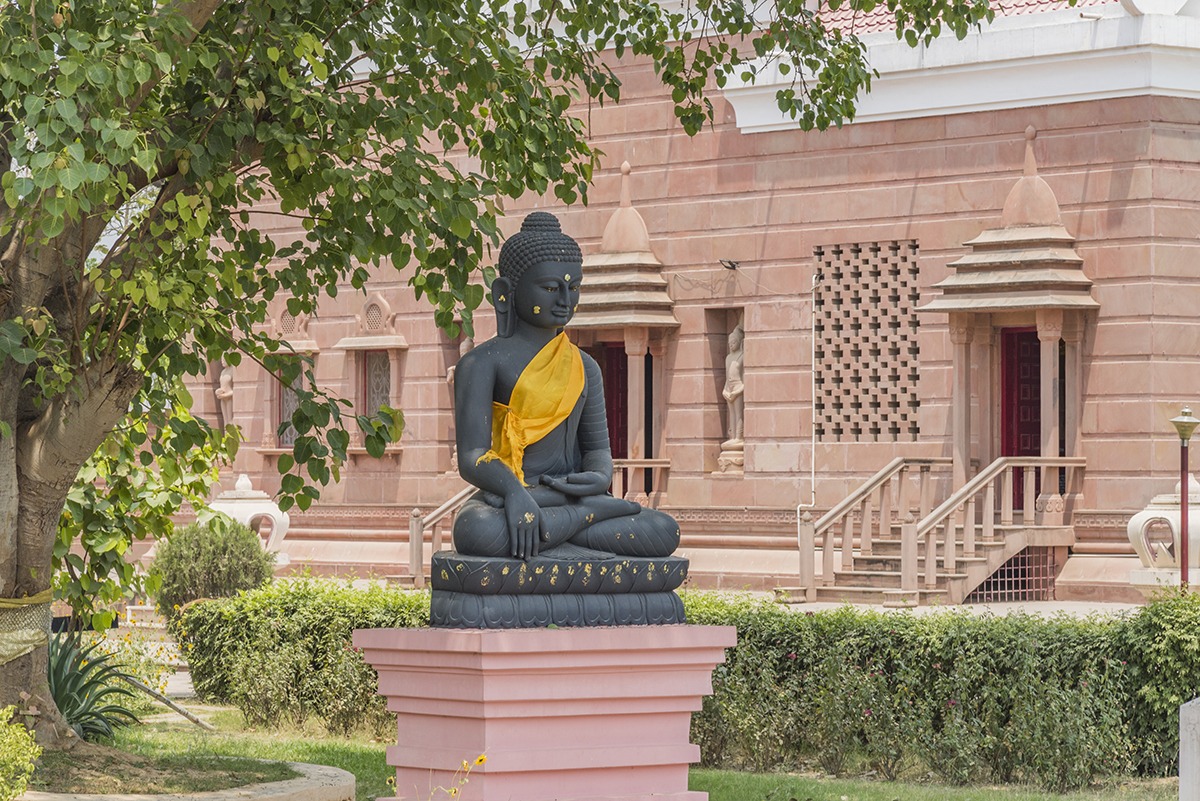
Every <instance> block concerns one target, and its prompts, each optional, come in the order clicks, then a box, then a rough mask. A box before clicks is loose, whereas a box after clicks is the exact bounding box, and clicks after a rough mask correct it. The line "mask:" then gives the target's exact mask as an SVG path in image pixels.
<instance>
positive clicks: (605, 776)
mask: <svg viewBox="0 0 1200 801" xmlns="http://www.w3.org/2000/svg"><path fill="white" fill-rule="evenodd" d="M736 641H737V631H736V629H734V628H733V627H732V626H626V627H621V628H563V629H508V630H503V629H486V630H478V629H368V630H360V631H356V632H354V644H355V645H356V646H358V647H360V648H363V649H364V652H365V653H364V655H365V657H366V660H367V662H368V663H370V664H371V665H372V666H373V667H374V668H375V669H376V670H377V671H378V672H379V689H380V693H381V694H382V695H385V696H387V699H388V709H390V710H392V711H393V712H395V713H396V715H397V717H398V719H399V727H398V740H397V744H396V745H394V746H392V747H391V748H389V749H388V757H387V758H388V764H389V765H394V766H395V767H396V792H397V798H403V799H406V801H410V800H411V799H421V801H423V800H424V799H426V798H429V797H430V795H431V794H432V793H431V791H432V789H433V788H435V787H438V786H442V787H447V788H449V787H452V786H454V784H455V778H454V774H455V771H457V770H458V769H459V768H460V766H461V765H462V762H463V760H467V761H468V762H470V761H473V760H474V759H475V758H476V757H477V756H479V755H480V754H486V755H487V762H486V764H484V765H481V766H479V767H477V768H474V769H473V770H472V772H471V775H470V782H469V783H467V784H466V785H464V786H463V787H462V788H461V794H460V796H459V798H461V799H462V800H463V801H651V799H653V800H654V801H707V798H708V794H707V793H699V792H689V791H688V789H687V780H688V765H689V764H690V763H692V762H696V761H698V760H699V758H700V749H699V747H697V746H695V745H692V744H691V743H689V742H688V736H689V730H690V726H691V718H692V712H695V711H697V710H699V709H700V703H701V700H702V699H703V698H704V696H705V695H708V694H710V693H711V692H712V670H713V668H714V667H716V666H717V665H718V664H720V663H721V662H723V661H725V651H724V649H725V648H727V647H729V646H732V645H734V644H735V643H736ZM437 797H442V796H441V795H440V794H439V795H438V796H437Z"/></svg>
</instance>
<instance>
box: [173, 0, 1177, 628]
mask: <svg viewBox="0 0 1200 801" xmlns="http://www.w3.org/2000/svg"><path fill="white" fill-rule="evenodd" d="M838 24H841V25H844V26H846V27H850V26H854V27H853V29H854V30H855V32H856V33H859V34H860V35H861V36H863V39H864V41H865V42H866V43H867V44H868V46H869V58H870V61H871V63H872V65H873V66H874V67H875V68H876V69H878V70H879V72H880V76H879V78H877V79H876V80H875V83H874V88H873V91H872V92H871V94H870V95H868V96H866V97H864V98H862V102H861V105H860V108H859V112H858V116H857V119H856V120H855V121H854V122H853V123H851V124H847V125H845V126H844V127H842V128H840V129H836V130H829V131H826V132H810V133H805V132H801V131H799V130H797V129H796V128H795V126H794V125H791V124H789V123H788V122H787V120H785V119H783V118H782V117H781V115H780V114H779V112H778V111H777V109H776V108H775V104H774V98H773V94H774V91H775V89H776V88H778V86H779V85H780V84H781V82H782V81H784V80H787V79H785V78H782V77H780V78H775V79H772V78H771V77H769V76H767V77H765V78H762V79H760V81H759V84H758V85H756V86H745V87H734V88H730V89H727V90H726V91H724V92H723V93H717V94H715V95H714V96H713V100H714V103H715V106H716V116H715V120H714V124H713V125H712V126H711V128H708V129H706V130H705V131H703V132H702V133H701V134H699V135H698V136H696V137H694V138H688V137H687V136H685V135H684V134H683V133H682V132H681V131H680V130H679V129H678V127H677V125H676V123H675V120H674V116H673V113H672V104H671V102H670V98H669V97H668V96H666V95H665V94H664V93H663V92H662V90H661V88H660V86H659V85H658V83H657V81H656V80H655V79H654V76H653V75H652V74H651V73H650V71H649V70H648V69H645V68H644V67H643V66H642V65H639V64H634V63H628V64H624V63H623V64H622V65H621V66H620V68H619V72H620V75H621V78H622V80H623V81H624V87H625V88H624V90H623V98H624V99H623V101H622V103H621V104H620V105H619V106H614V107H604V108H593V109H591V110H590V111H589V119H590V125H591V136H592V140H593V143H594V144H595V145H596V146H597V147H598V148H599V149H601V150H602V151H603V152H604V153H605V157H604V163H605V165H606V167H607V168H606V169H605V170H604V171H603V172H601V173H600V174H599V176H598V178H597V181H596V185H595V187H594V189H593V191H592V193H591V203H590V205H589V206H588V207H586V208H585V207H572V208H561V207H558V206H557V204H555V203H553V202H551V201H549V200H546V199H543V198H537V197H530V198H528V199H527V200H526V201H525V202H523V203H522V204H520V206H519V207H512V208H509V209H507V212H508V217H507V220H506V222H507V228H508V229H515V226H516V225H518V224H519V220H520V218H521V217H522V216H523V215H524V214H525V213H526V212H527V211H529V210H532V209H534V208H545V209H548V210H551V211H554V212H555V213H556V214H558V215H559V217H560V219H561V220H562V223H563V228H564V230H565V231H566V232H567V233H569V234H571V235H572V236H574V237H575V238H576V239H578V240H579V242H580V244H581V245H582V247H583V249H584V253H585V254H586V255H585V260H586V265H587V266H586V283H585V287H584V302H583V305H582V307H581V310H580V313H579V315H578V317H577V318H576V319H575V320H574V321H573V322H572V323H571V325H570V326H569V329H568V330H569V331H570V332H571V333H572V336H573V337H574V338H575V341H576V342H577V343H578V344H579V345H580V346H581V347H584V348H585V349H587V350H589V352H591V353H592V354H593V355H595V356H596V357H597V359H598V361H599V362H600V364H601V365H602V366H603V370H604V373H605V381H606V395H607V399H608V406H609V422H610V431H611V435H612V438H613V445H614V455H615V456H616V457H617V458H618V465H619V466H620V468H621V469H620V470H619V471H618V473H619V475H618V479H617V482H616V485H615V487H614V490H615V491H616V492H624V493H627V494H629V495H631V496H632V497H637V498H640V499H642V500H643V501H644V502H645V503H648V504H653V505H656V506H659V507H660V508H663V509H665V510H667V511H669V512H670V513H671V514H673V515H675V516H676V517H677V518H678V519H679V520H680V522H681V524H682V528H683V544H682V547H681V549H680V552H681V554H682V555H685V556H689V557H690V558H691V559H692V577H691V582H692V583H693V584H694V585H696V586H709V587H712V586H719V587H727V588H743V587H745V588H751V589H765V588H773V587H793V588H796V587H799V588H802V589H800V590H791V591H790V592H791V593H792V594H793V595H795V596H798V597H801V598H809V599H811V598H847V599H851V600H871V601H880V600H882V601H886V602H892V603H898V604H904V603H913V602H921V603H928V602H943V603H952V602H961V601H964V600H972V601H974V600H989V599H1018V598H1039V597H1050V596H1051V595H1054V596H1057V597H1059V598H1078V599H1111V600H1130V599H1135V598H1137V597H1138V596H1137V593H1136V592H1135V591H1134V590H1133V589H1132V588H1131V586H1130V585H1129V583H1128V571H1129V569H1130V568H1131V567H1135V566H1137V564H1138V562H1137V559H1136V558H1135V557H1134V556H1133V549H1132V548H1131V547H1130V545H1129V542H1128V539H1127V537H1126V534H1125V527H1126V523H1127V522H1128V520H1129V518H1130V517H1131V515H1133V514H1134V513H1135V512H1137V511H1138V510H1140V509H1141V508H1142V507H1143V506H1145V505H1146V503H1147V502H1148V501H1149V500H1150V499H1151V497H1152V496H1155V495H1157V494H1160V493H1163V492H1169V491H1170V489H1171V487H1172V486H1173V485H1174V482H1175V481H1176V480H1177V476H1178V440H1177V438H1176V437H1175V436H1174V434H1173V431H1172V429H1171V427H1170V425H1169V424H1168V422H1167V421H1168V419H1169V418H1171V417H1172V416H1174V415H1176V414H1178V412H1179V409H1180V407H1181V406H1182V405H1183V404H1184V403H1186V402H1189V401H1191V402H1196V401H1198V400H1200V321H1198V319H1197V313H1198V311H1200V240H1198V238H1197V237H1198V236H1200V84H1197V82H1196V79H1195V76H1196V75H1198V74H1200V2H1198V0H1190V2H1187V3H1186V4H1183V2H1182V0H1122V2H1121V3H1117V2H1105V1H1104V0H1081V2H1080V3H1079V4H1078V5H1077V6H1075V7H1074V8H1069V7H1067V6H1066V4H1065V3H1047V2H1042V1H1041V0H1029V1H1028V2H1021V3H1016V4H1011V5H1009V4H1006V5H1005V7H1004V9H1003V10H1002V11H1001V12H1000V16H998V17H997V20H996V22H995V23H994V24H992V25H990V26H987V27H986V28H984V29H983V30H982V31H979V32H973V33H971V34H970V35H968V36H967V37H966V38H965V39H964V40H962V41H955V40H953V38H948V39H947V40H944V41H943V40H939V41H937V42H935V43H934V44H933V45H931V46H930V47H928V48H918V49H912V48H909V47H908V46H907V45H905V44H904V43H902V42H897V41H896V39H895V35H894V33H892V32H890V30H889V28H888V24H889V23H888V20H887V18H886V17H873V16H866V17H862V16H860V17H859V18H857V19H852V18H850V17H846V18H845V19H842V20H840V21H838ZM626 163H627V164H628V165H630V166H628V167H626V168H624V169H623V168H622V165H623V164H626ZM266 225H274V226H279V225H281V223H280V222H279V218H276V217H271V218H266V217H264V226H266ZM293 233H294V231H292V230H288V229H285V228H279V229H278V234H279V236H280V237H288V236H291V235H292V234H293ZM347 290H348V288H347ZM412 295H413V293H412V291H411V290H410V289H409V288H408V286H407V284H406V279H405V277H404V276H397V275H395V274H383V273H381V274H379V275H378V276H377V277H376V279H375V280H374V281H373V282H372V283H371V284H370V285H369V288H368V291H367V292H366V293H365V294H362V293H355V292H352V291H345V292H342V293H339V295H338V297H337V298H336V299H335V300H326V301H324V302H323V303H322V305H321V307H320V309H319V310H318V312H317V314H315V315H313V316H312V317H311V318H296V317H292V316H290V315H288V314H287V313H286V310H285V308H284V304H283V300H282V299H280V300H278V301H277V302H276V303H277V306H278V310H277V316H276V317H275V318H274V321H273V327H274V330H275V331H276V332H277V333H279V334H280V335H282V336H283V337H284V338H286V339H287V340H288V341H289V342H290V343H291V344H292V345H293V346H294V347H295V348H296V349H297V350H299V351H303V352H306V353H308V354H310V355H311V356H312V358H313V359H314V360H315V369H316V375H317V376H318V379H319V380H320V381H321V382H322V383H323V384H324V385H325V386H326V387H328V388H331V389H334V390H336V391H338V392H340V393H341V394H342V395H343V396H344V397H346V398H347V399H349V400H350V401H352V402H353V404H354V405H355V407H356V408H357V409H359V410H363V411H371V410H372V409H374V408H377V407H378V406H379V404H381V403H388V404H390V405H392V406H395V407H398V408H401V409H402V410H403V411H404V413H405V416H406V420H407V428H406V430H405V432H404V436H403V438H402V440H401V441H400V442H399V443H398V444H396V445H394V446H392V447H391V448H390V449H389V450H388V451H387V453H386V454H385V455H384V456H383V457H382V458H379V459H375V458H371V457H369V456H368V455H367V454H366V452H365V450H364V449H362V448H361V447H357V448H354V449H353V455H352V458H351V460H350V463H349V464H347V465H345V467H344V468H343V479H342V481H341V483H340V484H338V485H336V486H332V487H330V488H328V489H327V490H326V491H325V492H324V494H323V496H322V499H321V501H320V503H319V504H317V505H315V506H314V507H313V509H311V510H309V511H307V512H303V513H294V514H293V517H292V522H291V527H290V529H289V530H288V532H287V535H286V537H285V538H284V540H283V543H282V546H281V547H282V549H283V550H284V551H286V552H287V554H288V555H289V557H290V559H291V562H292V564H293V565H310V566H312V567H313V568H314V569H316V570H318V571H324V572H339V573H355V574H358V575H368V574H373V575H376V576H411V567H410V564H411V562H410V548H409V543H410V537H411V536H412V535H411V534H410V532H419V533H420V534H421V536H422V542H423V547H424V554H425V558H424V563H425V564H426V566H427V565H428V553H429V551H430V548H432V547H433V545H434V540H435V538H439V539H440V538H441V536H442V534H443V532H448V530H449V527H448V525H447V523H448V522H449V519H450V515H451V514H452V513H453V508H454V504H453V503H448V502H451V501H453V500H454V499H455V498H456V497H457V498H461V497H462V493H461V491H462V490H463V488H464V486H465V485H464V483H463V482H462V480H461V479H460V478H459V477H458V476H457V474H456V473H455V470H454V461H453V460H454V448H453V435H454V421H453V412H452V409H451V401H450V399H451V394H452V393H451V391H450V383H449V382H450V381H452V380H453V368H454V365H455V363H456V361H457V359H458V358H459V356H460V353H461V352H464V351H465V349H466V348H468V347H470V346H471V343H470V342H465V341H456V340H452V339H450V338H449V337H447V335H446V334H445V333H444V332H442V331H440V330H439V329H437V328H436V327H435V326H434V324H433V321H432V314H431V311H430V309H428V308H427V307H426V306H424V305H422V304H421V303H415V302H414V301H413V298H412ZM479 317H480V319H479V321H478V324H477V328H478V330H477V333H476V338H477V339H479V340H482V339H483V338H486V337H488V336H490V335H491V333H492V331H493V330H494V325H493V323H492V321H491V315H490V313H488V312H487V311H486V310H485V311H484V312H483V313H481V314H480V315H479ZM220 373H221V368H220V366H219V365H214V369H213V370H212V371H211V372H210V379H211V380H208V381H207V383H205V384H204V385H203V386H198V387H194V389H195V390H196V391H195V392H194V395H195V397H196V398H197V399H198V401H197V402H198V405H199V411H200V412H201V413H202V414H204V415H206V416H208V417H210V418H212V419H220V418H222V417H223V416H224V415H228V416H230V417H231V418H232V419H231V421H232V422H236V423H238V424H239V425H240V426H241V427H242V430H243V431H244V433H245V436H246V439H247V443H246V445H245V446H244V447H243V448H242V450H241V452H240V454H239V456H238V463H237V465H236V466H235V469H234V470H232V471H230V475H229V476H228V484H229V485H230V486H232V483H233V478H234V477H235V475H236V474H239V473H246V474H249V475H250V477H251V479H252V480H253V482H254V485H255V486H256V487H258V488H260V489H264V490H266V491H268V492H271V491H273V490H274V489H276V488H277V486H278V475H277V470H276V459H277V458H278V456H279V454H281V453H283V452H284V451H285V450H286V449H287V448H288V443H287V441H286V440H287V437H286V436H284V437H283V438H282V439H280V437H279V436H278V435H277V434H276V430H277V426H278V424H279V422H280V420H282V419H286V418H287V416H288V414H289V408H288V402H289V399H288V393H287V392H285V391H281V390H280V388H279V387H278V386H277V385H276V384H275V383H274V382H273V381H271V380H268V378H267V376H266V375H265V374H264V373H262V372H261V371H260V369H259V368H257V366H255V365H252V364H249V363H246V362H243V364H242V365H240V366H238V367H237V368H235V369H233V370H232V375H231V376H230V375H226V377H225V383H224V385H223V384H222V383H221V379H220V377H219V375H220ZM230 386H231V387H232V396H231V398H230V396H229V395H228V393H226V394H225V397H226V398H227V399H229V400H231V403H227V405H226V407H225V408H226V411H225V412H224V414H223V413H222V406H221V403H220V402H219V401H218V396H217V395H216V392H217V391H218V390H222V389H223V388H224V389H226V390H227V389H229V388H230ZM226 422H229V421H226ZM360 444H361V443H360ZM439 507H442V508H439ZM435 512H437V513H438V514H433V513H435ZM442 512H445V515H442V514H441V513H442ZM927 554H928V555H930V556H931V558H926V557H927ZM417 580H418V582H419V580H420V579H419V578H418V579H417Z"/></svg>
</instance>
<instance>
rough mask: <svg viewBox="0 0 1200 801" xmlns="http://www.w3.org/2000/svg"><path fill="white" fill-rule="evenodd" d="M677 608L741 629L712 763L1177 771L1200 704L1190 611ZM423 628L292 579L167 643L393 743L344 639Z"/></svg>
mask: <svg viewBox="0 0 1200 801" xmlns="http://www.w3.org/2000/svg"><path fill="white" fill-rule="evenodd" d="M683 596H684V604H685V606H686V607H687V612H688V619H689V620H690V621H691V622H693V623H697V624H711V625H733V626H736V627H737V629H738V646H737V647H736V648H733V649H730V651H729V653H728V658H727V661H726V662H725V664H723V665H720V666H718V667H717V669H716V670H715V671H714V674H713V685H714V693H713V695H712V696H710V697H709V698H708V699H706V700H705V703H704V708H703V710H702V711H701V712H700V713H698V714H696V715H695V716H694V717H693V724H692V738H693V741H694V742H696V743H699V744H700V746H701V753H702V755H703V762H704V764H706V765H713V766H723V767H739V768H741V767H751V768H755V769H759V770H769V769H776V768H791V767H795V766H797V765H799V764H809V763H813V762H816V763H818V764H820V765H821V766H822V767H823V768H824V769H825V770H827V771H828V772H830V773H843V772H848V771H859V770H863V769H870V770H873V771H875V772H876V773H877V774H878V775H880V776H882V777H884V778H891V777H894V776H896V775H899V774H901V773H903V772H905V771H909V770H912V769H913V768H916V767H920V768H921V769H922V770H925V771H932V772H934V773H936V774H937V775H939V776H940V777H942V778H943V779H944V780H945V781H949V782H952V783H966V782H974V781H996V782H1014V781H1015V782H1030V783H1036V784H1039V785H1042V786H1044V787H1047V788H1050V789H1057V790H1063V789H1070V788H1074V787H1082V786H1084V785H1086V784H1088V783H1089V782H1090V781H1091V780H1092V779H1094V778H1095V777H1097V776H1103V775H1116V774H1121V773H1127V772H1130V771H1136V772H1138V773H1142V774H1149V775H1163V774H1170V773H1173V772H1174V771H1175V770H1176V759H1177V754H1178V707H1179V704H1181V703H1183V702H1185V701H1187V700H1189V699H1191V698H1192V697H1195V696H1197V695H1200V597H1197V596H1187V597H1180V596H1172V597H1167V598H1164V599H1162V600H1160V601H1157V602H1155V603H1153V604H1150V605H1148V606H1147V607H1145V608H1143V609H1140V610H1137V611H1135V612H1133V613H1130V614H1128V615H1125V616H1121V617H1112V618H1086V619H1079V618H1071V617H1066V616H1060V617H1054V618H1050V619H1046V618H1040V617H1035V616H1031V615H1025V614H1013V615H1008V616H1004V617H997V616H992V615H982V616H977V615H974V614H971V613H970V612H968V611H964V610H957V611H956V610H947V611H938V612H934V613H929V614H920V615H914V614H906V613H902V612H897V613H879V612H872V611H863V610H858V609H855V608H853V607H843V608H841V609H837V610H833V611H825V612H817V613H813V612H804V611H803V610H800V611H791V610H788V609H785V608H782V607H779V606H776V605H774V604H770V603H767V602H764V601H757V600H752V599H748V598H744V597H737V596H727V595H716V594H706V593H696V592H688V593H684V594H683ZM424 625H428V595H427V594H424V593H412V592H400V591H396V590H386V589H379V588H376V589H369V590H361V591H360V590H351V589H349V588H346V587H342V586H333V585H330V584H329V583H328V582H307V581H299V582H286V583H277V584H275V585H273V586H271V587H268V588H265V589H262V590H257V591H253V592H247V593H244V594H243V595H241V596H239V597H238V598H234V599H224V600H213V601H208V600H206V601H200V602H197V603H195V604H192V605H191V606H188V607H186V608H185V609H184V610H183V612H182V614H181V616H180V618H179V621H178V622H177V624H176V633H177V636H178V638H179V640H180V642H181V643H183V644H184V648H185V650H186V653H187V656H188V661H189V663H190V664H191V669H192V676H193V681H194V683H195V686H196V689H197V692H199V693H200V694H201V696H202V697H205V698H209V699H216V700H226V701H233V702H235V703H237V704H238V705H239V706H241V707H242V708H243V711H244V712H246V713H247V717H248V719H252V720H255V721H258V722H261V723H263V724H264V725H270V724H271V723H273V722H278V720H281V719H282V718H283V717H293V718H303V717H305V716H307V715H309V714H313V713H316V714H318V715H319V716H321V717H323V718H324V719H325V720H326V724H327V725H328V726H330V728H331V730H347V728H348V727H349V726H352V725H353V722H354V721H355V719H356V718H355V716H356V715H359V716H361V715H363V714H364V713H363V712H362V710H363V708H364V704H366V703H367V702H366V701H364V700H363V699H369V700H370V702H371V703H374V704H376V705H375V706H373V707H371V709H373V710H374V714H376V715H377V716H378V720H376V725H377V726H379V727H383V728H380V731H382V730H384V728H386V727H384V723H386V722H387V718H388V716H387V715H386V713H383V712H382V711H381V709H382V706H381V704H380V703H379V701H378V698H377V697H376V696H374V695H373V693H374V686H375V685H374V681H375V676H374V671H372V670H371V669H370V668H369V667H366V666H365V665H364V664H363V663H362V659H361V657H360V656H358V655H357V654H355V653H354V652H353V650H352V649H350V648H349V639H350V632H351V631H352V630H353V629H355V628H374V627H398V626H424ZM339 721H341V722H340V723H339Z"/></svg>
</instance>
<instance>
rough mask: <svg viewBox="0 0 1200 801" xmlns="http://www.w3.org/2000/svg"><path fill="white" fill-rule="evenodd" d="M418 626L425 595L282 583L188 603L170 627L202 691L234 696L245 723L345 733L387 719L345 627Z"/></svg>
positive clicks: (424, 616) (425, 610) (389, 722)
mask: <svg viewBox="0 0 1200 801" xmlns="http://www.w3.org/2000/svg"><path fill="white" fill-rule="evenodd" d="M426 625H429V595H428V593H414V592H403V591H399V590H393V589H387V588H382V587H371V588H368V589H364V590H357V589H353V588H351V587H349V586H345V585H343V584H339V583H335V582H330V581H313V580H299V581H290V580H283V581H278V582H275V583H273V584H271V585H269V586H266V587H263V588H262V589H258V590H252V591H249V592H245V593H243V594H241V595H239V596H237V597H235V598H226V599H216V600H203V601H198V602H196V603H193V604H191V605H189V606H187V607H185V608H184V609H182V610H181V612H180V614H179V615H178V617H177V618H176V619H175V620H174V621H172V623H171V629H172V634H174V636H175V637H176V639H177V640H178V641H179V643H180V645H181V647H182V648H183V652H184V655H185V656H186V658H187V660H188V666H189V669H190V671H191V676H192V683H193V686H194V687H195V689H196V692H197V694H198V695H200V697H201V698H205V699H209V700H217V701H226V702H231V703H234V704H235V705H237V706H238V707H239V708H240V709H241V710H242V713H243V715H245V717H246V720H247V722H250V723H252V724H253V725H261V726H268V727H270V726H275V725H278V724H279V723H280V722H282V721H283V720H285V719H287V720H294V721H302V720H305V719H307V718H309V717H313V716H315V717H317V718H319V719H320V720H321V721H322V722H323V723H324V725H325V726H326V728H327V729H329V730H330V731H331V732H335V733H342V734H344V733H347V732H348V731H350V730H351V729H352V728H355V727H356V726H358V725H361V726H363V727H364V728H366V729H367V730H368V731H371V732H375V733H379V732H383V731H386V730H387V729H388V728H390V727H391V726H393V725H395V717H394V716H392V715H390V714H388V713H387V711H386V710H385V709H384V706H383V704H384V701H383V698H382V697H381V696H379V695H377V690H378V678H377V676H376V674H375V671H374V670H373V669H372V668H371V667H370V666H369V665H367V664H366V663H365V662H364V661H363V658H362V656H361V654H359V653H358V652H356V651H355V650H353V648H352V647H351V644H350V638H351V634H352V632H353V631H354V630H355V629H369V628H406V627H414V626H426Z"/></svg>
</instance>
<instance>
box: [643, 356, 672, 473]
mask: <svg viewBox="0 0 1200 801" xmlns="http://www.w3.org/2000/svg"><path fill="white" fill-rule="evenodd" d="M666 354H667V343H666V342H665V341H663V340H662V339H655V340H653V341H651V342H650V358H651V359H652V360H653V361H652V364H651V370H650V376H651V385H650V397H651V398H652V400H653V403H654V408H652V409H651V410H650V431H651V432H652V434H653V441H654V452H653V453H648V454H646V456H647V457H648V458H650V459H661V458H663V456H664V455H665V454H666V452H667V435H666V420H665V419H664V418H665V410H666V408H667V402H666V399H667V394H666V392H667V390H666V387H665V383H666V365H665V363H664V357H665V356H666Z"/></svg>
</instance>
